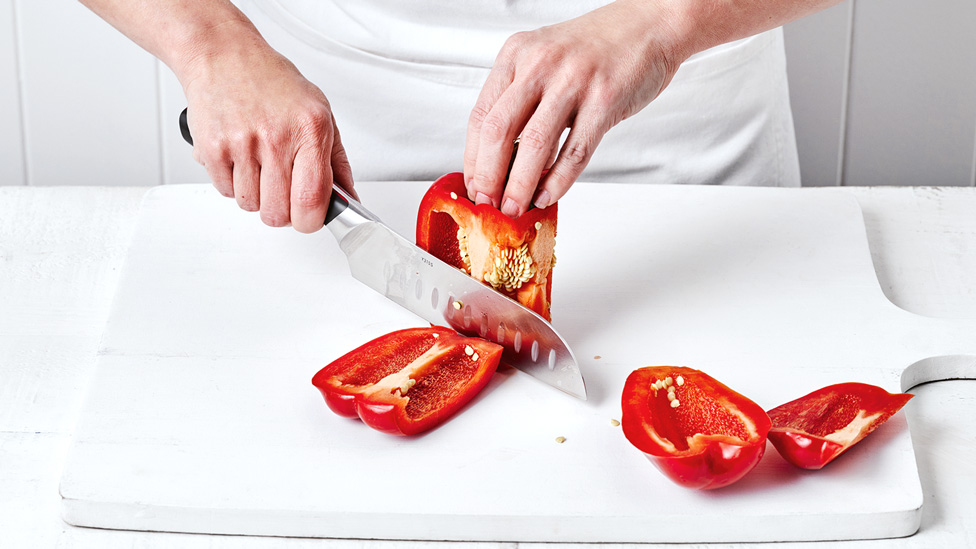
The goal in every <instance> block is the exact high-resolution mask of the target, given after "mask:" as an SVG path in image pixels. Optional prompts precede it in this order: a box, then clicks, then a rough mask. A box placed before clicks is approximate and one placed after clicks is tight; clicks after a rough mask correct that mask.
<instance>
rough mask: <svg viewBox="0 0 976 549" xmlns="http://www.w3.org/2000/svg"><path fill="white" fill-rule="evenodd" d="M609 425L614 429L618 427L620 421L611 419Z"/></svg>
mask: <svg viewBox="0 0 976 549" xmlns="http://www.w3.org/2000/svg"><path fill="white" fill-rule="evenodd" d="M610 425H613V426H614V427H620V421H618V420H616V419H611V420H610Z"/></svg>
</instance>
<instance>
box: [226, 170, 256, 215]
mask: <svg viewBox="0 0 976 549" xmlns="http://www.w3.org/2000/svg"><path fill="white" fill-rule="evenodd" d="M260 187H261V165H260V164H258V161H257V159H256V158H254V157H247V158H242V159H240V160H238V161H237V162H235V163H234V192H233V194H232V195H231V196H234V197H236V198H237V205H238V206H240V208H241V209H242V210H244V211H247V212H256V211H258V210H259V209H260V208H261V196H260V194H259V193H260Z"/></svg>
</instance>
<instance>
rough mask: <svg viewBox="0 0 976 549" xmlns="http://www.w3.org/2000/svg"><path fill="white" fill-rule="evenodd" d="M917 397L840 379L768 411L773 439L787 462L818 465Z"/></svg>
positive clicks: (811, 465) (817, 467)
mask: <svg viewBox="0 0 976 549" xmlns="http://www.w3.org/2000/svg"><path fill="white" fill-rule="evenodd" d="M912 396H913V395H910V394H905V393H896V394H892V393H889V392H888V391H885V390H884V389H882V388H881V387H876V386H874V385H867V384H865V383H839V384H837V385H830V386H829V387H824V388H823V389H819V390H816V391H814V392H812V393H810V394H808V395H806V396H803V397H800V398H798V399H796V400H793V401H790V402H787V403H786V404H783V405H782V406H777V407H776V408H773V409H772V410H770V411H769V418H770V420H771V421H772V423H773V427H772V430H771V431H770V432H769V440H770V442H772V443H773V446H774V447H775V448H776V450H777V451H778V452H779V453H780V455H782V456H783V458H785V459H786V461H788V462H790V463H792V464H793V465H796V466H797V467H802V468H804V469H820V468H821V467H823V466H824V465H827V464H828V463H830V462H831V461H833V460H834V458H836V457H837V456H839V455H841V454H842V453H844V452H845V451H846V450H847V449H848V448H850V447H851V446H853V445H854V444H856V443H857V442H858V441H860V440H861V439H863V438H864V437H866V436H868V433H870V432H871V431H873V430H875V429H877V428H878V426H880V425H881V424H882V423H884V422H885V421H887V420H888V418H890V417H891V416H892V415H894V413H895V412H897V411H898V410H900V409H901V408H902V406H904V405H905V404H906V403H907V402H908V401H909V400H910V399H911V398H912Z"/></svg>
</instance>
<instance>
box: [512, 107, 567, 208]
mask: <svg viewBox="0 0 976 549" xmlns="http://www.w3.org/2000/svg"><path fill="white" fill-rule="evenodd" d="M549 97H552V98H555V99H543V101H542V103H540V104H539V108H538V109H536V111H535V113H533V114H532V117H531V118H530V119H529V121H528V122H527V123H526V124H525V128H524V129H523V130H522V134H521V135H520V136H519V148H518V155H516V157H515V163H514V164H513V165H512V171H511V173H510V174H509V176H508V183H507V184H506V185H505V190H504V195H503V197H502V200H501V205H502V207H501V210H502V213H504V214H505V215H507V216H509V217H512V218H515V217H518V216H520V215H522V214H523V213H525V212H526V211H527V210H528V209H529V206H530V204H531V202H532V198H533V197H534V195H535V191H536V187H538V186H539V183H540V182H539V180H540V178H541V176H542V171H543V170H544V169H545V168H546V167H547V166H548V165H549V164H550V162H551V160H550V159H552V158H554V156H555V154H556V151H558V150H559V138H560V136H561V135H562V131H563V130H564V129H565V128H566V126H567V125H568V122H569V119H570V117H571V116H572V114H573V113H572V110H573V106H572V102H570V101H564V100H562V96H561V95H560V94H553V95H550V96H549Z"/></svg>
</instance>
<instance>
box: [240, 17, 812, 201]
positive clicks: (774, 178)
mask: <svg viewBox="0 0 976 549" xmlns="http://www.w3.org/2000/svg"><path fill="white" fill-rule="evenodd" d="M607 3H609V2H608V1H607V0H453V1H452V0H315V1H313V0H240V1H239V2H238V4H239V5H240V7H241V8H242V10H244V12H245V13H246V14H247V15H248V16H249V17H250V18H251V19H252V21H254V23H255V25H256V26H257V27H258V29H259V30H260V31H261V32H262V34H264V36H265V38H266V39H268V41H269V42H270V43H271V44H272V46H274V47H275V48H276V49H278V50H279V51H280V52H281V53H282V54H284V55H285V56H286V57H288V58H289V59H291V60H292V61H293V62H294V63H295V64H296V65H297V66H298V67H299V69H300V70H302V72H303V73H304V74H305V76H306V77H308V78H309V79H310V80H311V81H312V82H314V83H316V84H317V85H318V86H319V87H321V88H322V90H323V91H324V92H325V94H326V96H327V97H328V98H329V101H330V103H331V105H332V108H333V111H334V113H335V116H336V120H337V124H338V127H339V131H340V133H341V135H342V139H343V144H344V145H345V147H346V151H347V153H348V154H349V158H350V162H351V163H352V166H353V173H354V176H355V177H356V179H357V180H403V179H419V180H432V179H434V178H436V177H437V176H439V175H441V174H443V173H447V172H450V171H460V170H461V169H462V164H463V151H464V137H465V131H466V127H467V120H468V115H469V114H470V110H471V108H472V107H473V106H474V102H475V100H476V98H477V96H478V93H479V92H480V89H481V86H482V84H483V83H484V80H485V78H486V77H487V75H488V72H489V70H490V68H491V65H492V63H493V62H494V59H495V56H496V55H497V53H498V51H499V50H500V49H501V47H502V45H503V44H504V42H505V40H506V39H507V38H508V37H509V36H511V35H512V34H513V33H515V32H518V31H521V30H530V29H535V28H538V27H540V26H544V25H551V24H555V23H559V22H562V21H565V20H568V19H571V18H573V17H576V16H579V15H582V14H584V13H586V12H588V11H591V10H593V9H596V8H598V7H600V6H602V5H605V4H607ZM580 179H581V180H587V181H599V180H612V181H620V182H641V183H708V184H733V185H779V186H795V185H798V184H799V168H798V162H797V157H796V144H795V137H794V133H793V122H792V115H791V113H790V109H789V96H788V89H787V83H786V73H785V55H784V52H783V44H782V32H781V30H780V29H776V30H774V31H769V32H766V33H762V34H760V35H757V36H753V37H750V38H746V39H744V40H739V41H736V42H733V43H730V44H725V45H722V46H719V47H716V48H713V49H711V50H707V51H705V52H701V53H699V54H697V55H695V56H692V57H691V58H690V59H688V60H687V61H686V62H685V63H684V64H683V65H682V66H681V67H680V68H679V70H678V72H677V74H676V75H675V78H674V79H673V80H672V82H671V84H670V85H669V87H668V88H667V89H666V90H665V91H664V92H663V93H662V94H661V95H660V96H659V97H658V98H657V99H656V100H655V101H653V102H652V103H651V105H649V106H648V107H646V108H645V109H644V110H642V111H641V112H640V113H638V114H637V115H635V116H633V117H631V118H629V119H627V120H624V121H623V122H621V123H620V124H618V125H617V126H616V127H614V128H612V129H611V130H610V131H609V133H607V135H606V136H605V137H604V139H603V142H602V143H601V144H600V146H599V147H598V149H597V150H596V152H595V154H594V156H593V158H592V160H591V161H590V165H589V166H588V168H587V170H586V171H585V172H584V173H583V176H582V177H581V178H580Z"/></svg>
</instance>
